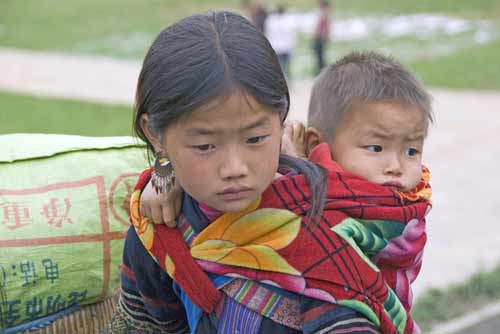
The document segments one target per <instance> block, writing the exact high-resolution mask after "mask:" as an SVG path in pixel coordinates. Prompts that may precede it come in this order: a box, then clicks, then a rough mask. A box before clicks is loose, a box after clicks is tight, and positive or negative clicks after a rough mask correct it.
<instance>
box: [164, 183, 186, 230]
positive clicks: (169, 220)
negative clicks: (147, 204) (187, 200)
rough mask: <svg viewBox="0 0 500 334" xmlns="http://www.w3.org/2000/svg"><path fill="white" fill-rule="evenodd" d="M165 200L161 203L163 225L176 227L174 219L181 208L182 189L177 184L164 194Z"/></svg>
mask: <svg viewBox="0 0 500 334" xmlns="http://www.w3.org/2000/svg"><path fill="white" fill-rule="evenodd" d="M165 195H166V198H165V200H163V201H162V204H163V205H162V216H163V221H164V223H165V224H166V225H167V226H168V227H170V228H174V227H177V224H176V218H177V216H178V215H179V212H180V209H181V206H182V189H181V187H180V185H179V183H178V182H176V183H175V184H174V187H173V188H172V189H171V190H170V191H169V192H168V193H166V194H165Z"/></svg>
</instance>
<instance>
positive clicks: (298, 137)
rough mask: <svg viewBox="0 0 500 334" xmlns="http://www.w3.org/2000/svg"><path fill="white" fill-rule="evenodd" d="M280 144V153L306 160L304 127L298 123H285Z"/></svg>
mask: <svg viewBox="0 0 500 334" xmlns="http://www.w3.org/2000/svg"><path fill="white" fill-rule="evenodd" d="M284 126H285V129H284V131H283V138H282V142H281V153H284V154H288V155H291V156H293V157H297V158H301V159H307V155H306V137H305V135H306V127H305V125H304V124H303V123H302V122H299V121H295V120H293V121H286V122H285V125H284Z"/></svg>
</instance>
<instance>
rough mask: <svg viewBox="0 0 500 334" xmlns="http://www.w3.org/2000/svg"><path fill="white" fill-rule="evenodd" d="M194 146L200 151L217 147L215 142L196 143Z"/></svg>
mask: <svg viewBox="0 0 500 334" xmlns="http://www.w3.org/2000/svg"><path fill="white" fill-rule="evenodd" d="M193 148H195V149H196V150H198V151H200V152H210V151H212V150H214V149H215V145H213V144H204V145H195V146H193Z"/></svg>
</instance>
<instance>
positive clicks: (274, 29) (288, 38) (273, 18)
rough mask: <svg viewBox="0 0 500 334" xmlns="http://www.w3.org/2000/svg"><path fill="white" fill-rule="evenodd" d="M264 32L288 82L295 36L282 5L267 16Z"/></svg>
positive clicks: (295, 40)
mask: <svg viewBox="0 0 500 334" xmlns="http://www.w3.org/2000/svg"><path fill="white" fill-rule="evenodd" d="M264 30H265V33H266V36H267V39H268V40H269V42H270V43H271V45H272V47H273V49H274V51H276V54H277V55H278V60H279V62H280V65H281V68H282V69H283V72H284V73H285V75H286V78H287V80H290V78H291V68H290V66H291V58H292V53H293V49H294V48H295V45H296V43H297V36H296V29H295V26H294V24H293V21H292V20H291V19H290V18H289V17H287V15H286V8H285V6H284V5H283V4H279V5H278V6H277V8H276V11H275V12H273V13H271V15H269V16H268V18H267V20H266V24H265V26H264Z"/></svg>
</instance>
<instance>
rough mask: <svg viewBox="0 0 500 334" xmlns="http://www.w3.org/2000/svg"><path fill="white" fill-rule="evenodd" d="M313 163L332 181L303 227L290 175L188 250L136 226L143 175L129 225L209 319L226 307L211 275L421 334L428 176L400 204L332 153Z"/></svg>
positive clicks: (304, 190) (299, 187)
mask: <svg viewBox="0 0 500 334" xmlns="http://www.w3.org/2000/svg"><path fill="white" fill-rule="evenodd" d="M310 160H311V161H314V162H316V163H318V164H320V165H321V166H323V167H324V168H325V169H326V170H327V171H328V191H327V200H326V203H325V209H324V212H323V214H322V216H321V217H318V219H315V221H312V220H311V219H309V218H308V217H306V212H307V210H308V209H309V207H310V204H309V199H310V189H309V188H308V186H307V183H306V180H305V177H304V176H303V175H287V176H283V177H280V178H278V179H276V180H275V181H274V182H273V183H272V184H271V186H270V187H269V188H268V189H267V190H266V191H265V192H264V193H263V194H262V196H261V198H259V199H258V200H257V201H256V202H255V203H253V204H252V205H251V206H250V207H248V208H247V209H246V210H244V211H242V212H238V213H226V214H223V215H222V216H220V217H219V218H217V219H215V220H214V221H213V222H210V224H208V225H207V226H206V227H205V228H204V229H203V230H201V231H200V232H199V233H198V234H196V235H195V236H194V239H192V240H191V241H190V242H189V244H190V247H189V246H188V243H186V240H185V238H187V237H188V236H186V233H182V232H183V231H181V230H180V229H169V228H168V227H166V226H164V225H155V224H153V223H152V222H151V221H150V220H149V219H147V218H143V217H141V216H140V214H139V198H140V190H141V189H142V188H143V187H144V186H145V184H146V183H147V181H148V179H149V173H148V172H145V173H143V175H142V176H141V178H140V180H139V182H138V184H137V186H136V191H135V193H134V194H133V196H132V203H131V219H132V223H133V224H134V226H135V229H136V231H137V234H138V236H139V238H140V240H141V241H142V243H143V244H144V246H145V248H146V249H147V250H148V252H149V253H150V254H151V256H152V257H153V258H154V259H155V261H156V262H157V263H158V264H159V265H160V266H161V267H162V268H163V270H165V271H166V272H167V273H168V275H169V276H170V277H172V278H173V279H174V281H175V282H176V283H177V284H178V285H179V286H180V287H181V288H182V289H183V290H184V292H185V293H186V294H187V295H188V296H189V298H190V299H191V301H192V302H193V303H194V304H195V305H197V306H198V307H200V308H202V309H203V310H204V311H205V312H207V313H210V312H212V311H214V309H215V307H216V305H217V303H218V301H219V299H220V298H221V292H220V291H219V290H218V289H217V288H216V287H215V285H214V284H213V282H212V281H211V279H210V278H209V277H208V276H207V273H212V274H216V275H224V276H228V277H244V278H247V279H250V280H255V281H259V282H263V283H266V284H269V285H273V286H277V287H279V288H281V289H284V290H286V291H290V292H293V293H296V294H299V295H303V296H307V297H310V298H314V299H317V300H321V301H324V302H328V303H332V304H338V305H342V306H346V307H349V308H352V309H354V310H356V311H357V312H359V313H361V314H363V315H364V316H365V317H366V318H367V319H369V320H370V321H372V322H373V323H375V324H376V325H377V326H379V327H380V330H381V332H383V333H391V334H392V333H405V334H406V333H419V329H418V326H416V324H415V323H414V321H413V320H412V318H411V316H410V313H409V310H410V307H411V301H412V293H411V288H410V284H411V282H413V281H414V279H415V278H416V276H417V274H418V272H419V270H420V266H421V261H422V251H423V248H424V245H425V242H426V233H425V216H426V214H427V213H428V211H429V210H430V207H431V204H430V195H431V189H430V186H429V172H428V170H427V169H426V168H423V173H422V180H421V182H420V183H419V184H418V185H417V187H416V188H415V189H414V190H413V191H411V192H410V193H407V194H403V193H399V192H397V191H394V190H391V189H388V188H385V187H383V186H380V185H377V184H373V183H369V182H367V181H365V180H363V179H361V178H359V177H357V176H355V175H352V174H349V173H345V172H343V171H342V170H341V169H340V168H339V166H338V165H337V164H336V163H335V162H334V161H332V160H331V158H330V152H329V150H328V146H327V145H326V144H322V145H319V146H318V147H317V148H316V149H315V150H314V151H313V152H312V154H311V156H310ZM185 218H186V219H188V220H189V218H190V217H185ZM184 232H185V231H184ZM200 287H202V288H200ZM243 303H244V301H243Z"/></svg>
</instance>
